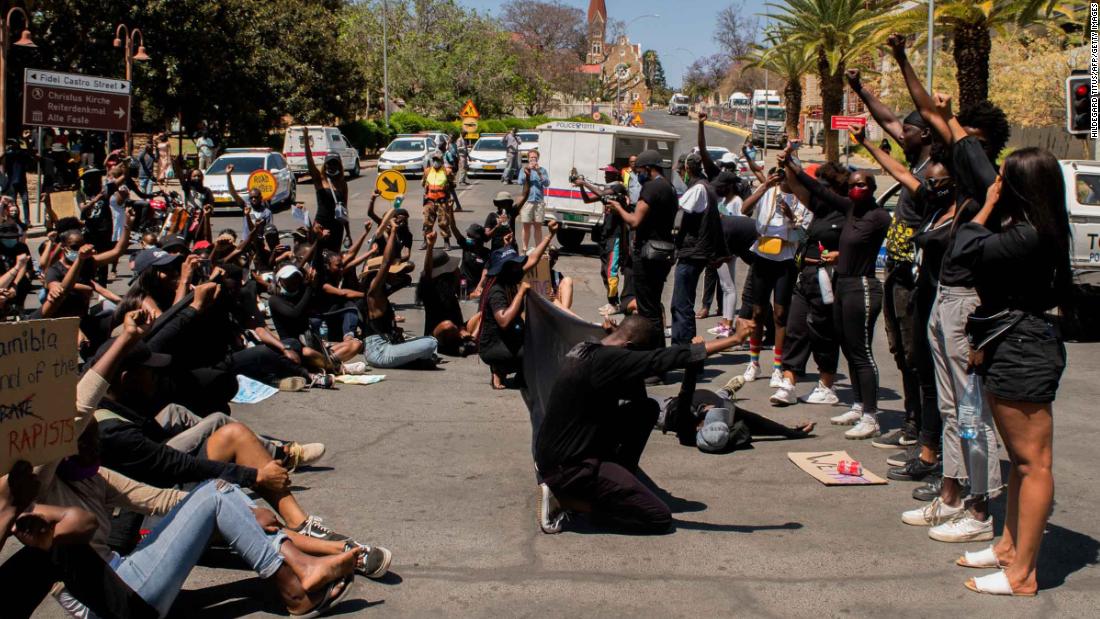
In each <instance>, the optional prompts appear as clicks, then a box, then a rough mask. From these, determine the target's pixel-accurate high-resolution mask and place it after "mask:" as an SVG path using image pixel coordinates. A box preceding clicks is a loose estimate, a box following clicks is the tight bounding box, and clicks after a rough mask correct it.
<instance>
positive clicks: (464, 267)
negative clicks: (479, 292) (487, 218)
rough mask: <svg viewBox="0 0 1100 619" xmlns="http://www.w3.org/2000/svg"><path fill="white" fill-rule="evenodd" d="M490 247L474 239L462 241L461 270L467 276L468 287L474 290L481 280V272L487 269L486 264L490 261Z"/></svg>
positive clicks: (463, 275)
mask: <svg viewBox="0 0 1100 619" xmlns="http://www.w3.org/2000/svg"><path fill="white" fill-rule="evenodd" d="M489 253H490V251H489V248H488V247H485V246H484V245H481V244H479V243H477V242H475V241H473V240H472V239H465V240H464V242H463V243H462V263H461V264H460V265H459V267H458V269H459V272H461V273H462V277H464V278H466V287H467V289H469V290H473V289H474V287H475V286H477V284H478V282H480V281H481V274H482V272H483V271H484V270H485V264H486V263H487V262H488V261H489Z"/></svg>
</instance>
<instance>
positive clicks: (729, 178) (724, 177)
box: [711, 171, 741, 194]
mask: <svg viewBox="0 0 1100 619" xmlns="http://www.w3.org/2000/svg"><path fill="white" fill-rule="evenodd" d="M711 184H712V185H713V186H714V190H715V191H717V192H718V193H719V194H723V193H726V192H727V191H729V189H730V188H731V187H738V186H740V185H741V177H739V176H737V175H736V174H734V173H733V172H729V171H723V172H719V173H718V176H716V177H714V182H713V183H711Z"/></svg>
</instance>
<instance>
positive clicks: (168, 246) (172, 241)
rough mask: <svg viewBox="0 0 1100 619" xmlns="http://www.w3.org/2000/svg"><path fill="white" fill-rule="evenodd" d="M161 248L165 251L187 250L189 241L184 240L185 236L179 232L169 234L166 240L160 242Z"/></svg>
mask: <svg viewBox="0 0 1100 619" xmlns="http://www.w3.org/2000/svg"><path fill="white" fill-rule="evenodd" d="M160 248H161V249H163V250H165V251H170V250H176V251H187V250H188V249H189V247H188V245H187V241H185V240H183V237H182V236H180V235H178V234H169V235H168V236H166V237H164V240H163V241H161V242H160Z"/></svg>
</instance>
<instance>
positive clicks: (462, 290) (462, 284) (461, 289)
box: [458, 277, 469, 301]
mask: <svg viewBox="0 0 1100 619" xmlns="http://www.w3.org/2000/svg"><path fill="white" fill-rule="evenodd" d="M467 287H468V284H467V283H466V278H465V277H463V278H462V279H460V280H458V298H459V299H461V300H463V301H465V300H467V299H468V298H469V297H468V296H467V294H466V292H467V291H466V289H467Z"/></svg>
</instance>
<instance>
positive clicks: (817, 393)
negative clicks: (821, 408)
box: [806, 381, 840, 406]
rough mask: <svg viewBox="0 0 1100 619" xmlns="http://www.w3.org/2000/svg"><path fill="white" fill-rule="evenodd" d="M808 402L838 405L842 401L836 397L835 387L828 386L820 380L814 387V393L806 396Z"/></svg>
mask: <svg viewBox="0 0 1100 619" xmlns="http://www.w3.org/2000/svg"><path fill="white" fill-rule="evenodd" d="M806 403H807V404H825V405H828V406H836V405H837V404H839V403H840V398H838V397H836V390H835V389H833V388H832V387H826V386H825V385H824V384H822V383H821V381H818V382H817V386H815V387H814V390H813V393H811V394H810V395H809V396H807V397H806Z"/></svg>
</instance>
